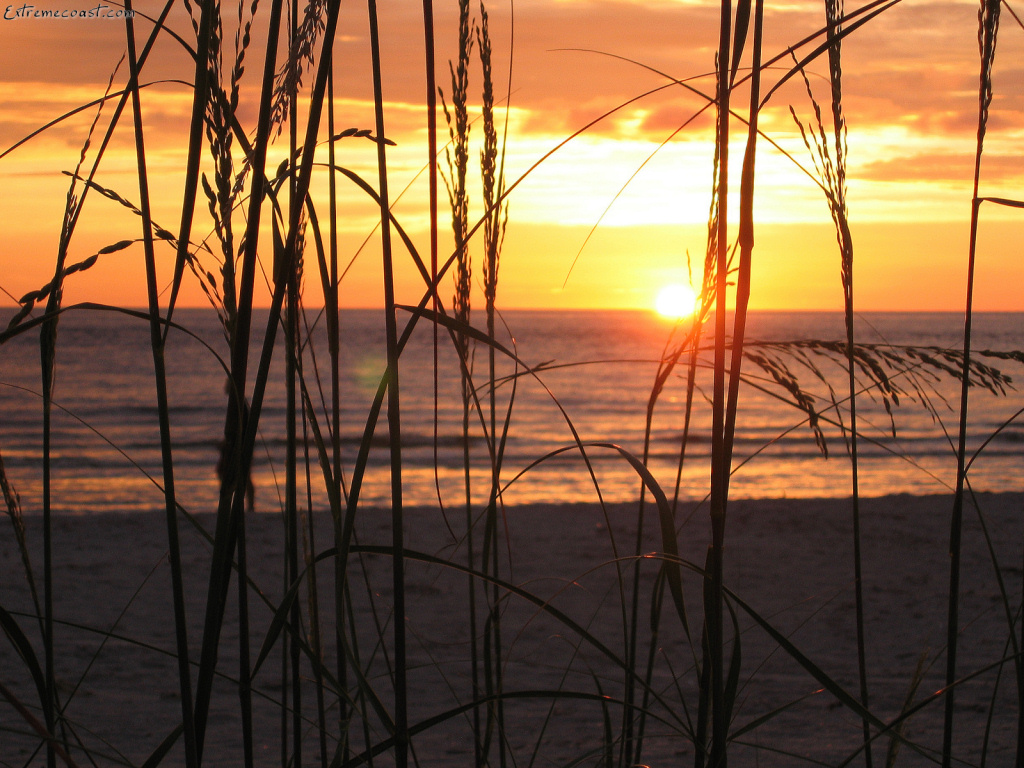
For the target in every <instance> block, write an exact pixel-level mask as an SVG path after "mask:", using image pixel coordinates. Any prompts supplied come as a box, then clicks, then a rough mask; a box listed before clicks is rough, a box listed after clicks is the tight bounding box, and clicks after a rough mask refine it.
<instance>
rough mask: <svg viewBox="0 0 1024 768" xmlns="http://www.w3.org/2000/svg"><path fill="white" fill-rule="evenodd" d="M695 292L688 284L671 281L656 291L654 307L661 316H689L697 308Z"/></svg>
mask: <svg viewBox="0 0 1024 768" xmlns="http://www.w3.org/2000/svg"><path fill="white" fill-rule="evenodd" d="M697 298H698V297H697V292H696V291H695V290H693V288H691V287H690V286H688V285H681V284H679V283H673V284H671V285H666V286H665V287H664V288H662V289H661V290H660V291H659V292H658V298H657V299H655V301H654V309H655V310H656V311H657V312H658V314H659V315H661V316H662V317H667V318H670V319H673V320H678V319H679V318H682V317H689V316H690V315H692V314H693V313H694V312H695V311H696V310H697Z"/></svg>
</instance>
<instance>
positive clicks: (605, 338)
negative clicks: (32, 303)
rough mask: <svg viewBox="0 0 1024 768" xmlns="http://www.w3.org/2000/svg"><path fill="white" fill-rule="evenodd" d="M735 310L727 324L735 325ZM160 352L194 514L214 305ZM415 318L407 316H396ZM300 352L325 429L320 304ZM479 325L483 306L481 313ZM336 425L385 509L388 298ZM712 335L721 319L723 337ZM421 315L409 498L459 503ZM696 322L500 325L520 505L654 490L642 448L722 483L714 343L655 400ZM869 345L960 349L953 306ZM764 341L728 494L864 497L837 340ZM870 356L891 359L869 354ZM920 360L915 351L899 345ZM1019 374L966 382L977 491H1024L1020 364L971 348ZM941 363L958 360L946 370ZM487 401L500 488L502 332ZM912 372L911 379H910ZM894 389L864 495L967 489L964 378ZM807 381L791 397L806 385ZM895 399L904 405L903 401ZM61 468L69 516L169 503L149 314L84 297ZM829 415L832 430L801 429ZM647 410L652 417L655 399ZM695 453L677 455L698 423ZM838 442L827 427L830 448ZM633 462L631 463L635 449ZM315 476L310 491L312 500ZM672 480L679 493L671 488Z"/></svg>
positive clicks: (57, 479) (29, 376)
mask: <svg viewBox="0 0 1024 768" xmlns="http://www.w3.org/2000/svg"><path fill="white" fill-rule="evenodd" d="M730 319H731V318H730ZM174 320H175V322H176V323H177V324H178V325H180V327H181V329H173V330H172V331H171V332H170V334H169V338H168V346H167V351H166V360H167V370H168V387H169V396H170V421H171V430H172V438H173V456H174V472H175V484H176V489H177V496H178V501H179V503H181V504H182V505H183V506H184V507H185V508H187V509H189V510H190V511H196V512H199V511H209V510H212V509H214V508H215V506H216V501H217V492H218V479H217V473H216V466H217V462H218V457H219V451H220V446H221V444H222V441H223V433H224V417H225V411H226V407H227V394H226V382H227V375H226V372H225V371H226V366H227V360H228V353H227V347H226V342H225V341H224V335H223V332H222V330H221V327H220V324H219V322H218V319H217V317H216V315H215V314H214V313H213V312H210V311H204V310H191V309H190V310H180V311H178V312H177V313H176V314H175V317H174ZM410 320H411V315H410V314H408V313H407V312H404V311H400V312H399V329H400V331H401V329H402V328H404V327H405V326H406V325H407V324H408V323H409V322H410ZM304 322H305V325H306V327H307V328H308V338H309V339H310V341H309V342H308V343H307V344H306V346H305V349H304V353H303V356H302V361H301V362H302V368H303V378H304V381H305V391H306V393H307V396H308V398H309V399H310V401H311V403H312V410H313V412H314V413H315V414H316V427H317V429H318V431H319V432H320V434H321V435H323V436H324V438H325V439H329V434H330V431H331V426H330V424H331V420H330V417H329V416H328V408H329V403H330V397H331V395H330V380H331V377H330V365H331V362H330V356H329V351H328V345H327V338H326V331H325V322H324V319H323V317H321V316H318V315H317V314H316V313H315V312H310V313H308V314H307V316H306V318H305V321H304ZM474 323H476V324H481V323H482V315H478V316H477V317H475V318H474ZM265 324H266V313H265V312H262V313H260V312H258V313H257V316H256V318H255V322H254V328H255V329H256V332H255V333H254V338H253V345H252V348H253V352H252V356H251V361H250V374H249V384H248V387H247V391H248V392H249V393H251V391H252V381H253V379H254V377H255V371H256V367H257V365H258V355H259V349H260V346H261V345H262V340H263V332H264V330H265V328H264V326H265ZM340 326H341V337H342V341H341V346H342V349H341V361H340V366H339V369H340V384H341V403H342V415H341V437H342V448H343V450H342V456H343V463H344V481H343V484H344V488H345V492H346V493H349V492H350V491H351V487H352V480H353V471H354V467H355V458H356V453H357V449H358V446H359V443H360V441H361V440H362V439H363V436H364V434H365V435H369V436H370V437H369V438H368V439H369V440H370V445H371V450H370V454H369V462H368V467H367V470H366V473H365V477H364V478H363V479H362V483H361V488H360V491H359V498H360V503H362V504H368V505H373V506H388V505H389V504H390V503H391V470H390V450H389V430H388V415H387V408H386V405H385V407H384V408H382V410H381V413H380V417H379V419H378V420H377V421H376V423H373V422H372V421H369V422H368V417H369V415H370V414H371V412H372V408H371V406H372V404H373V400H374V397H375V395H376V393H377V391H378V388H379V386H380V383H381V378H382V376H383V375H384V373H385V369H386V345H385V342H384V339H385V337H384V313H383V311H381V310H344V311H342V313H341V319H340ZM710 330H711V328H710V326H709V328H708V331H709V332H710ZM434 331H435V328H434V326H433V325H431V324H429V323H428V322H426V321H425V320H420V321H419V322H418V323H417V325H416V327H415V329H414V330H413V332H412V334H411V336H410V337H409V340H408V343H407V344H406V347H405V348H404V350H403V352H402V356H401V361H400V365H399V371H398V387H399V393H400V427H401V457H402V461H401V473H402V493H403V500H404V502H405V503H406V504H409V505H437V504H438V503H439V500H440V503H443V504H444V505H446V506H452V507H457V506H458V505H460V504H464V500H465V494H466V491H465V462H464V458H465V451H464V440H463V398H462V385H461V373H460V366H459V363H458V358H457V356H456V355H455V353H454V352H453V343H452V340H451V338H450V335H449V332H448V331H447V329H445V328H443V327H438V328H437V334H436V336H437V338H436V350H437V352H436V360H437V365H436V367H435V332H434ZM685 332H686V322H685V321H684V322H683V323H682V324H680V325H678V326H675V325H674V324H673V323H672V322H669V321H666V320H664V319H663V318H660V317H658V316H656V315H654V314H652V313H648V312H643V311H526V310H521V311H508V312H505V313H503V315H502V323H501V326H500V331H499V332H498V340H499V342H500V344H501V349H499V350H497V351H496V364H495V365H496V368H495V372H496V381H497V386H496V387H495V388H494V392H495V397H496V415H495V425H496V432H497V435H498V441H497V444H498V445H499V446H500V457H501V461H500V472H499V473H498V477H497V483H498V485H499V487H500V489H501V495H502V499H503V502H504V503H505V504H506V505H516V504H526V503H535V502H539V503H545V502H593V501H596V500H598V499H599V498H601V499H604V500H606V501H628V500H633V499H636V498H637V497H638V495H639V493H640V488H641V477H640V473H639V472H638V470H637V468H636V466H635V464H636V461H635V460H634V459H639V460H640V461H643V462H645V463H646V465H647V467H648V468H649V470H650V478H649V479H648V483H652V482H653V483H656V484H657V486H658V487H659V488H660V489H661V490H663V491H664V492H665V493H666V494H667V495H668V496H669V497H671V496H672V495H673V494H675V493H676V492H678V494H679V496H680V497H681V498H683V499H686V500H700V499H702V498H704V497H705V496H706V495H707V494H708V492H709V488H710V456H711V434H712V408H711V399H712V397H713V380H712V373H711V365H712V361H713V349H711V348H710V346H709V345H710V344H711V343H712V340H710V339H706V338H705V339H704V340H703V341H702V346H704V347H706V349H705V350H704V351H703V352H702V353H701V355H700V357H699V359H698V362H697V367H696V369H695V371H696V373H695V386H694V388H693V390H692V398H690V409H689V410H690V418H689V422H688V424H687V418H686V414H687V402H688V388H687V378H688V372H689V356H688V355H683V356H682V357H680V358H679V360H678V363H677V364H676V365H675V366H674V367H673V368H672V369H671V370H670V371H669V372H668V375H667V378H666V379H665V382H664V386H663V388H662V389H661V390H660V391H659V392H658V393H657V396H656V397H655V398H653V400H652V388H653V387H654V383H655V379H656V376H657V375H658V372H659V367H661V370H662V371H664V370H665V369H664V362H663V361H664V360H665V358H666V355H668V354H669V353H670V352H671V351H672V350H673V348H674V347H675V345H676V343H677V340H678V338H679V337H680V336H681V335H682V334H684V333H685ZM856 332H857V339H858V341H859V342H863V343H868V344H891V345H913V346H916V347H922V348H929V351H927V352H926V353H924V354H926V355H927V356H928V357H929V358H930V359H932V360H934V361H938V362H943V361H944V358H943V357H942V353H941V351H940V350H942V349H947V348H952V349H957V348H959V347H962V333H963V318H962V316H961V315H960V314H957V313H902V314H901V313H864V314H861V315H858V316H857V320H856ZM281 336H282V334H281V333H278V334H277V345H276V347H275V354H274V358H273V364H272V366H271V371H270V379H269V381H270V383H269V385H268V388H267V394H266V399H265V402H264V405H263V409H262V414H261V418H260V433H259V440H258V442H257V446H256V455H255V459H254V467H253V475H252V480H253V485H254V487H255V490H256V497H255V498H256V509H257V511H264V512H272V511H276V510H279V509H280V508H281V503H282V501H281V500H282V499H283V497H284V490H283V483H284V477H285V465H284V463H285V444H286V443H285V418H286V412H287V409H286V400H285V388H284V383H283V376H284V374H283V370H284V366H283V362H282V360H283V357H284V349H283V345H282V341H281ZM747 337H748V339H750V340H757V341H759V342H793V341H799V340H807V339H820V340H827V341H840V340H842V339H844V338H845V327H844V321H843V316H842V314H841V313H828V312H754V313H752V314H751V316H750V319H749V323H748V332H747ZM1022 347H1024V314H1020V313H982V314H979V315H976V317H975V323H974V334H973V339H972V348H973V349H974V350H975V353H976V355H977V353H978V352H979V351H983V350H985V351H987V350H996V351H1012V350H1019V349H1021V348H1022ZM750 351H752V352H753V353H754V354H756V355H761V356H762V357H765V356H770V357H771V359H772V360H773V361H774V364H773V369H772V370H765V369H764V368H763V367H759V366H758V365H757V364H756V363H755V362H752V360H750V359H748V360H746V361H745V362H744V366H743V372H744V375H745V376H746V377H747V378H748V380H749V381H748V383H745V384H744V386H742V387H741V389H740V393H739V403H740V405H739V412H738V417H737V422H736V435H735V442H734V458H733V465H732V466H733V475H732V480H731V483H730V495H731V496H732V497H733V498H739V497H845V496H849V495H850V493H851V480H850V474H851V469H850V460H849V455H848V452H849V441H848V437H849V433H848V431H847V430H846V427H848V426H849V421H850V413H849V406H848V404H847V402H846V397H847V392H848V383H847V378H846V376H847V374H846V370H845V363H844V361H843V359H842V357H841V355H839V354H837V353H836V352H835V350H832V351H831V352H828V351H827V350H824V349H822V348H809V347H803V348H797V347H793V346H785V345H780V346H770V347H763V346H762V347H751V348H750ZM874 354H875V356H876V357H877V355H878V353H877V352H876V353H874ZM899 354H901V355H902V357H904V358H907V355H906V353H905V352H903V353H899ZM39 359H40V358H39V335H38V330H33V331H30V332H28V333H26V334H23V335H21V336H19V337H17V338H15V339H12V340H9V341H7V342H6V343H4V344H3V345H0V456H2V458H3V461H4V464H5V466H6V470H7V474H8V477H9V479H10V480H11V482H12V484H13V485H14V487H15V489H16V490H17V492H18V493H19V494H20V497H21V503H22V507H23V509H24V512H25V513H26V514H36V513H38V512H39V511H40V510H41V504H42V490H41V489H42V458H41V457H42V448H43V426H42V425H43V419H42V398H41V396H40V394H39V392H40V373H39V370H40V363H39ZM977 359H979V360H981V361H982V362H984V363H985V364H987V365H991V366H994V367H996V368H998V369H999V370H1000V371H1002V373H1003V374H1004V375H1006V376H1009V377H1010V378H1011V379H1013V382H1012V383H1007V386H1006V387H1005V393H1003V394H998V395H997V394H993V393H991V392H988V391H986V390H985V389H983V388H980V387H972V389H971V398H970V406H969V411H968V413H969V416H970V418H969V422H970V429H969V434H968V458H973V462H972V464H971V466H970V472H969V480H970V483H971V487H972V488H974V489H975V490H986V491H1010V490H1013V491H1019V490H1020V489H1021V485H1022V484H1024V424H1022V421H1021V417H1020V415H1019V414H1020V411H1021V408H1022V407H1024V395H1022V394H1021V392H1020V391H1018V390H1015V389H1013V388H1012V386H1015V385H1016V382H1018V381H1021V380H1024V378H1022V377H1024V370H1022V368H1024V366H1022V365H1021V364H1020V363H1019V362H1017V361H1015V360H1013V359H1000V358H994V357H978V358H977ZM948 362H949V361H948V360H945V363H948ZM470 367H471V373H472V382H473V385H474V393H475V394H474V395H473V396H472V397H471V398H470V399H471V407H470V413H469V424H470V427H469V430H470V439H469V442H468V453H469V460H470V471H469V480H470V495H471V498H472V500H473V502H474V503H480V502H482V501H484V500H486V498H487V496H488V493H489V492H490V490H491V485H492V479H493V477H492V475H493V473H492V466H493V462H492V459H491V450H492V449H491V447H490V446H491V445H492V444H493V443H492V441H491V440H490V433H491V415H490V405H489V404H490V392H491V387H490V377H489V363H488V350H487V347H486V346H485V345H483V344H481V343H476V344H475V345H474V352H473V356H472V360H471V361H470ZM904 369H907V370H906V372H903V370H904ZM435 371H436V376H435ZM885 373H886V375H887V376H888V377H890V381H891V384H892V386H893V387H894V388H895V390H896V392H895V395H896V396H895V397H893V396H892V394H890V395H889V396H886V397H883V396H882V394H881V393H880V392H879V391H878V389H877V388H872V387H871V383H872V382H871V381H870V378H869V377H868V376H865V375H864V374H863V372H861V373H859V374H858V386H859V387H861V388H863V391H862V392H861V393H860V394H859V395H858V399H857V410H858V420H859V421H858V427H859V431H860V433H861V435H862V437H861V439H860V441H859V445H858V449H859V456H860V461H859V476H860V489H861V492H862V494H864V495H867V496H878V495H883V494H890V493H914V494H926V493H942V492H947V491H949V489H950V488H951V487H952V486H953V485H954V484H955V482H956V466H957V461H956V454H955V450H954V446H955V444H956V440H957V430H958V417H959V389H960V383H959V381H958V380H957V379H956V378H955V377H954V376H953V375H951V374H950V373H949V372H944V371H942V370H941V369H940V368H938V367H935V366H934V365H931V366H929V365H925V366H921V365H919V364H917V362H916V361H915V360H913V359H910V358H907V359H906V362H905V364H901V363H899V362H894V363H893V364H892V365H891V366H889V367H887V368H885ZM790 375H791V377H792V379H793V380H794V381H795V382H797V383H798V386H799V388H800V390H801V392H803V393H804V395H805V396H806V398H808V399H806V400H805V404H806V407H805V409H803V410H801V409H800V408H798V407H796V406H795V405H794V404H793V402H794V391H793V385H792V382H790V381H789V380H788V378H787V377H788V376H790ZM897 399H898V403H897V402H896V400H897ZM53 401H54V407H53V412H52V435H51V466H52V499H53V510H54V512H55V513H57V514H88V513H90V512H96V511H133V510H149V509H159V508H161V507H162V505H163V500H162V493H161V490H160V487H161V485H162V483H163V473H162V468H161V451H160V438H159V429H158V422H157V408H156V390H155V384H154V377H153V362H152V353H151V351H150V344H149V326H148V323H147V322H146V321H144V320H140V319H138V318H136V317H131V316H128V315H125V314H121V313H117V312H109V311H86V310H75V311H71V312H68V313H65V314H64V315H63V316H62V318H61V320H60V324H59V326H58V342H57V363H56V378H55V386H54V392H53ZM808 408H809V409H810V410H811V411H813V412H814V413H815V414H817V421H818V428H819V430H820V431H819V433H818V434H817V435H816V434H815V432H814V430H812V428H811V427H810V426H809V424H808V412H807V409H808ZM649 412H650V420H649V421H648V413H649ZM684 432H685V434H686V448H685V455H684V456H683V460H682V462H681V461H680V456H681V448H682V445H683V435H684ZM298 434H299V460H300V467H299V470H298V476H299V479H300V480H299V482H300V483H301V485H302V489H301V490H300V493H299V496H300V498H301V499H304V500H311V501H312V503H313V505H314V506H315V507H323V506H325V505H326V503H327V501H326V494H324V493H323V491H322V489H323V487H324V479H323V474H322V470H321V468H320V463H319V461H318V457H317V441H316V439H315V437H314V430H313V428H312V425H308V424H307V425H306V426H305V428H303V426H302V425H300V426H299V432H298ZM822 440H823V442H822ZM630 457H632V459H631V458H630ZM307 482H308V486H309V489H310V490H309V493H308V495H307V492H306V487H307ZM677 487H678V491H677Z"/></svg>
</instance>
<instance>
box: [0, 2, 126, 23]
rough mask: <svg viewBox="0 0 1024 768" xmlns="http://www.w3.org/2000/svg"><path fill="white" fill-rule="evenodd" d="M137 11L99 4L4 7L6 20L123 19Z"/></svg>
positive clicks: (26, 4)
mask: <svg viewBox="0 0 1024 768" xmlns="http://www.w3.org/2000/svg"><path fill="white" fill-rule="evenodd" d="M134 15H135V11H126V10H125V9H123V8H112V7H110V6H109V5H103V4H100V5H97V6H96V7H95V8H36V7H35V6H34V5H29V4H28V3H25V4H24V5H8V6H7V8H5V9H4V20H5V21H12V20H14V19H123V18H125V17H126V16H134Z"/></svg>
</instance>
